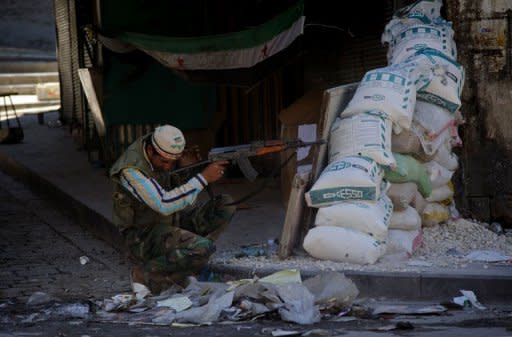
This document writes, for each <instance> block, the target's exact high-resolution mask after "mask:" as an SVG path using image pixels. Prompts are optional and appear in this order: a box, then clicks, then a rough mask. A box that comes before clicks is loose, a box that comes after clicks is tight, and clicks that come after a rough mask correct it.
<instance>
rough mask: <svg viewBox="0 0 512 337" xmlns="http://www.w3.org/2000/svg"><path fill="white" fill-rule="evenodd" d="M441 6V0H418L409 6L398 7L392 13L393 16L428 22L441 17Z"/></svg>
mask: <svg viewBox="0 0 512 337" xmlns="http://www.w3.org/2000/svg"><path fill="white" fill-rule="evenodd" d="M442 7H443V1H442V0H418V1H415V2H414V3H413V4H411V5H409V6H405V7H402V8H400V9H398V10H397V11H396V12H395V13H394V14H393V18H394V19H410V20H414V21H416V22H423V23H430V22H433V21H435V20H437V19H439V18H440V17H441V8H442Z"/></svg>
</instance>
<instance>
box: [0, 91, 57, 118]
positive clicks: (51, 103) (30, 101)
mask: <svg viewBox="0 0 512 337" xmlns="http://www.w3.org/2000/svg"><path fill="white" fill-rule="evenodd" d="M11 98H12V102H13V104H14V107H15V108H16V112H19V113H22V112H23V111H38V110H45V111H51V110H56V107H57V109H58V107H59V106H60V100H44V101H41V100H39V99H38V98H37V96H36V95H13V96H11ZM7 106H8V113H9V114H10V113H11V109H10V102H9V101H7ZM4 111H5V110H4V100H3V98H0V117H4V116H3V114H4Z"/></svg>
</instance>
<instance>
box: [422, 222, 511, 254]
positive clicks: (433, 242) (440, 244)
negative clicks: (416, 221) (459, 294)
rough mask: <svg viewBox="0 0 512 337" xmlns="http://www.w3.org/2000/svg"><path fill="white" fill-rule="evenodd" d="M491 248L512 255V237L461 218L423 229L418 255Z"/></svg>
mask: <svg viewBox="0 0 512 337" xmlns="http://www.w3.org/2000/svg"><path fill="white" fill-rule="evenodd" d="M484 249H491V250H495V251H498V252H501V253H502V254H505V255H512V244H511V239H510V238H507V237H506V236H505V235H497V234H496V233H494V232H492V231H490V230H488V229H487V228H485V227H484V226H483V225H481V224H479V223H475V222H471V221H468V220H465V219H459V220H457V221H453V222H450V223H447V224H444V225H440V226H435V227H431V228H424V229H423V246H422V247H421V248H420V250H419V251H418V252H417V255H420V256H424V257H425V258H432V257H443V256H445V255H446V252H447V251H448V250H452V251H454V252H459V253H462V254H467V253H470V252H471V251H474V250H484Z"/></svg>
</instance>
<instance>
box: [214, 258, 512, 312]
mask: <svg viewBox="0 0 512 337" xmlns="http://www.w3.org/2000/svg"><path fill="white" fill-rule="evenodd" d="M210 269H211V270H212V271H214V272H217V273H220V274H227V275H231V276H234V277H235V278H252V277H254V276H258V277H263V276H266V275H269V274H272V273H275V272H277V271H280V269H277V268H260V269H254V268H250V267H245V266H231V265H226V264H210ZM321 272H322V271H321V270H315V271H311V270H307V271H301V275H302V277H303V278H305V279H307V278H310V277H313V276H316V275H318V274H319V273H321ZM343 273H344V274H345V275H346V276H347V277H348V278H350V279H351V280H352V281H354V283H355V284H356V285H357V287H358V289H359V296H360V297H372V298H381V297H385V298H390V299H396V300H404V301H437V302H444V301H450V300H451V299H452V298H453V297H456V296H461V293H460V291H459V290H461V289H463V290H472V291H473V292H475V294H476V295H477V297H478V299H479V301H480V302H481V303H484V305H485V304H500V305H501V304H510V303H512V289H511V287H510V286H511V285H512V276H496V275H478V274H469V275H455V274H442V273H432V272H422V273H411V272H364V271H354V270H347V271H344V272H343Z"/></svg>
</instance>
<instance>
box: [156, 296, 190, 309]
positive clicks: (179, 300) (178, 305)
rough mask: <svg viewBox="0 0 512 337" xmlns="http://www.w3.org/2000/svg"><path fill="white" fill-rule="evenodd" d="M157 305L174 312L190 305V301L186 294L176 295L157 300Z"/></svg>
mask: <svg viewBox="0 0 512 337" xmlns="http://www.w3.org/2000/svg"><path fill="white" fill-rule="evenodd" d="M156 306H157V307H168V308H171V309H174V311H176V312H181V311H183V310H186V309H188V308H190V307H191V306H192V301H191V300H190V299H189V298H188V297H187V296H176V297H171V298H168V299H166V300H162V301H157V302H156Z"/></svg>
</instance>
